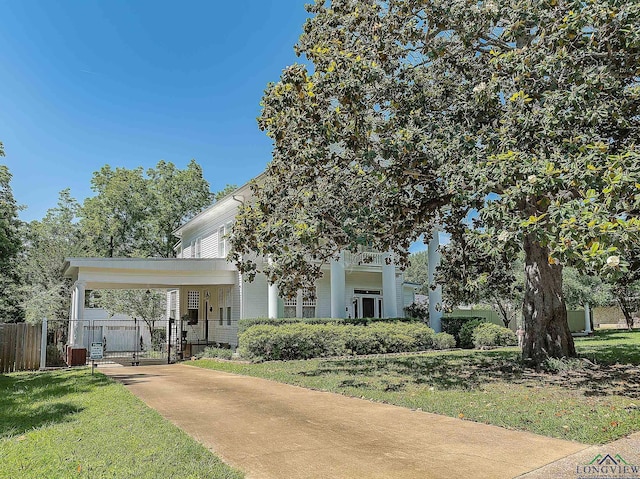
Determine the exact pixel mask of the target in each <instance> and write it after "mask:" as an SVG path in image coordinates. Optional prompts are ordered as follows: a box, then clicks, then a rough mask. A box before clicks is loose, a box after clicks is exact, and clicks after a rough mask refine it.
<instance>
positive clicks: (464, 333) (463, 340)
mask: <svg viewBox="0 0 640 479" xmlns="http://www.w3.org/2000/svg"><path fill="white" fill-rule="evenodd" d="M481 324H488V323H487V322H486V320H485V319H483V318H476V319H471V320H469V321H467V322H465V323H464V324H463V325H462V328H460V335H459V338H458V346H460V347H461V348H464V349H473V346H474V342H473V332H474V331H475V330H476V328H477V327H478V326H480V325H481ZM499 327H501V326H499Z"/></svg>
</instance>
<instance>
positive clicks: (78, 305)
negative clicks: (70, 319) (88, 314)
mask: <svg viewBox="0 0 640 479" xmlns="http://www.w3.org/2000/svg"><path fill="white" fill-rule="evenodd" d="M85 284H86V283H85V282H84V281H76V285H75V298H74V309H75V316H76V317H75V319H76V327H75V330H76V332H75V337H74V341H73V346H74V347H78V348H81V347H82V346H83V345H84V341H83V336H84V321H83V320H84V289H85Z"/></svg>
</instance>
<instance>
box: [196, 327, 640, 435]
mask: <svg viewBox="0 0 640 479" xmlns="http://www.w3.org/2000/svg"><path fill="white" fill-rule="evenodd" d="M576 345H577V348H578V350H579V352H580V353H581V354H582V355H583V356H584V357H585V358H588V359H589V362H586V361H575V362H570V363H561V364H559V365H558V364H555V365H554V366H556V367H557V366H560V369H562V370H561V371H560V372H557V373H545V372H536V371H534V370H531V369H527V368H525V367H524V366H523V365H522V363H521V361H520V360H519V356H520V353H519V351H518V350H517V348H505V349H500V350H493V351H452V352H440V353H438V352H434V353H426V354H415V355H405V356H387V357H376V358H354V359H340V360H320V359H317V360H308V361H288V362H283V361H273V362H266V363H258V364H244V363H232V362H218V361H215V360H200V361H195V362H190V363H189V364H190V365H195V366H200V367H204V368H211V369H217V370H220V371H227V372H232V373H238V374H245V375H248V376H257V377H263V378H266V379H272V380H275V381H280V382H284V383H288V384H295V385H298V386H303V387H308V388H313V389H320V390H326V391H334V392H338V393H341V394H345V395H349V396H355V397H363V398H367V399H371V400H374V401H382V402H387V403H390V404H396V405H399V406H405V407H409V408H413V409H421V410H423V411H427V412H433V413H437V414H444V415H447V416H452V417H460V418H463V419H467V420H472V421H478V422H483V423H487V424H494V425H497V426H502V427H507V428H512V429H520V430H525V431H531V432H535V433H538V434H543V435H546V436H551V437H558V438H563V439H571V440H575V441H580V442H584V443H588V444H603V443H606V442H609V441H612V440H614V439H618V438H620V437H623V436H625V435H628V434H630V433H632V432H634V431H638V430H640V367H638V364H640V356H639V351H640V331H638V332H633V333H627V332H604V333H598V334H597V335H596V336H595V337H593V338H585V339H580V340H577V341H576ZM622 362H624V363H623V364H620V363H622Z"/></svg>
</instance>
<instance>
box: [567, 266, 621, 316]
mask: <svg viewBox="0 0 640 479" xmlns="http://www.w3.org/2000/svg"><path fill="white" fill-rule="evenodd" d="M562 288H563V291H564V297H565V299H566V301H567V306H569V307H570V308H572V309H580V308H583V307H584V305H585V304H587V303H588V304H589V305H590V306H591V307H592V308H594V307H596V306H607V305H609V304H611V303H612V302H613V301H614V297H613V295H612V292H611V285H609V284H607V283H606V282H604V281H602V279H601V278H600V277H599V276H598V275H596V274H581V273H580V272H579V271H578V270H577V269H576V268H565V269H564V272H563V275H562Z"/></svg>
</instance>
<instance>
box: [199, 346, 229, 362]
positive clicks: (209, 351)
mask: <svg viewBox="0 0 640 479" xmlns="http://www.w3.org/2000/svg"><path fill="white" fill-rule="evenodd" d="M199 357H201V358H220V359H231V358H232V357H233V351H232V350H231V349H227V348H214V347H212V346H209V347H207V348H205V349H204V351H202V354H200V356H199Z"/></svg>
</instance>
